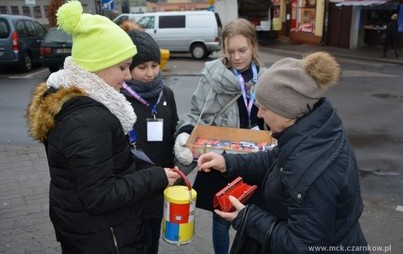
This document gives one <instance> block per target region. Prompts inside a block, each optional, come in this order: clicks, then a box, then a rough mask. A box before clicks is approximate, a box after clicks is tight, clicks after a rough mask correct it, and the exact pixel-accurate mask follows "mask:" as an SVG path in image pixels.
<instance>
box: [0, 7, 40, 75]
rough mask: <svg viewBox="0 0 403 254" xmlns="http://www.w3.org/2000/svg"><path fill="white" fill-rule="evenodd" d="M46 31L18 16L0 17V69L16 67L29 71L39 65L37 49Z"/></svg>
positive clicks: (27, 19) (28, 19) (33, 21)
mask: <svg viewBox="0 0 403 254" xmlns="http://www.w3.org/2000/svg"><path fill="white" fill-rule="evenodd" d="M45 34H46V29H45V27H44V26H42V25H41V24H40V23H39V22H37V21H36V20H35V19H33V18H30V17H26V16H20V15H5V14H1V15H0V67H3V66H17V67H18V68H20V69H21V70H23V71H30V70H31V69H32V65H33V64H36V63H38V64H39V62H40V61H39V49H40V47H41V43H42V40H43V37H44V36H45Z"/></svg>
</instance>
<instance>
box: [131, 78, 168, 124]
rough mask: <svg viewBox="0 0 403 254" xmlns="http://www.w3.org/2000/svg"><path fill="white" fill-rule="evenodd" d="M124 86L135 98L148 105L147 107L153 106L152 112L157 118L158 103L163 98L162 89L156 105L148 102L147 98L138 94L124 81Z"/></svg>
mask: <svg viewBox="0 0 403 254" xmlns="http://www.w3.org/2000/svg"><path fill="white" fill-rule="evenodd" d="M123 88H124V89H125V90H126V91H127V92H128V93H129V94H130V95H131V96H133V98H135V99H136V100H138V101H139V102H141V103H143V104H144V105H146V106H147V107H150V108H151V114H152V115H153V116H154V119H155V118H156V115H157V105H158V103H160V100H161V98H162V90H161V92H160V95H159V96H158V99H157V102H156V103H155V104H154V105H151V104H150V103H148V102H147V101H146V100H144V99H143V98H141V96H140V95H138V94H137V93H136V92H135V91H134V90H133V89H132V88H131V87H130V86H129V85H128V84H126V83H123Z"/></svg>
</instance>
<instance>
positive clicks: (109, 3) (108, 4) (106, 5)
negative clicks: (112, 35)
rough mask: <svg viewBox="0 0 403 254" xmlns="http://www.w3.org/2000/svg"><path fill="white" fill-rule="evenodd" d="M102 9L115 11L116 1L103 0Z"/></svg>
mask: <svg viewBox="0 0 403 254" xmlns="http://www.w3.org/2000/svg"><path fill="white" fill-rule="evenodd" d="M102 9H108V10H113V9H115V1H114V0H102Z"/></svg>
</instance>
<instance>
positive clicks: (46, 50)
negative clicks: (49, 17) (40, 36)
mask: <svg viewBox="0 0 403 254" xmlns="http://www.w3.org/2000/svg"><path fill="white" fill-rule="evenodd" d="M72 45H73V40H72V37H71V35H70V34H67V33H66V32H65V31H63V30H61V29H57V28H56V27H52V28H50V29H49V31H48V32H47V33H46V36H45V38H44V40H43V42H42V45H41V50H40V54H41V57H40V61H41V63H42V65H43V66H45V67H48V68H49V71H50V72H55V71H58V70H59V69H60V68H62V67H63V63H64V59H65V58H66V57H68V56H70V55H71V47H72Z"/></svg>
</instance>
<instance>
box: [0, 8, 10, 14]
mask: <svg viewBox="0 0 403 254" xmlns="http://www.w3.org/2000/svg"><path fill="white" fill-rule="evenodd" d="M7 13H8V12H7V6H0V14H7Z"/></svg>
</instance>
